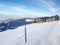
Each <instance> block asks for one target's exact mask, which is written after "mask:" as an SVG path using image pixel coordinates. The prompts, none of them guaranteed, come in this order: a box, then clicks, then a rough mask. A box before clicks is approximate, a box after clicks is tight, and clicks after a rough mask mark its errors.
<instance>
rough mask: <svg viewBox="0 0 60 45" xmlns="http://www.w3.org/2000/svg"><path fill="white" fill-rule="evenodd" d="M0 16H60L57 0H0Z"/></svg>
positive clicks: (59, 2)
mask: <svg viewBox="0 0 60 45" xmlns="http://www.w3.org/2000/svg"><path fill="white" fill-rule="evenodd" d="M0 14H19V15H44V16H45V15H48V16H49V15H55V14H58V15H60V1H59V0H0Z"/></svg>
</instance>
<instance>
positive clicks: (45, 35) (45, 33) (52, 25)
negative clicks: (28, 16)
mask: <svg viewBox="0 0 60 45" xmlns="http://www.w3.org/2000/svg"><path fill="white" fill-rule="evenodd" d="M59 34H60V21H54V22H47V23H35V24H30V25H27V43H25V42H24V41H25V39H24V26H21V27H19V28H17V29H14V30H7V31H5V32H1V33H0V45H60V35H59Z"/></svg>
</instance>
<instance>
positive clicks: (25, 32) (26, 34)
mask: <svg viewBox="0 0 60 45" xmlns="http://www.w3.org/2000/svg"><path fill="white" fill-rule="evenodd" d="M25 43H27V32H26V23H25Z"/></svg>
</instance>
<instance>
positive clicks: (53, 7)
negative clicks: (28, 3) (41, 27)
mask: <svg viewBox="0 0 60 45" xmlns="http://www.w3.org/2000/svg"><path fill="white" fill-rule="evenodd" d="M40 1H41V3H42V4H43V5H44V6H45V7H46V9H48V10H49V11H50V12H51V13H52V14H58V12H59V10H60V9H59V7H57V4H56V3H55V2H54V1H52V0H40Z"/></svg>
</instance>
